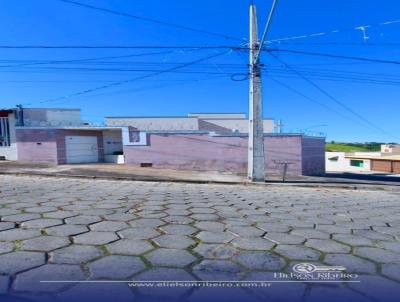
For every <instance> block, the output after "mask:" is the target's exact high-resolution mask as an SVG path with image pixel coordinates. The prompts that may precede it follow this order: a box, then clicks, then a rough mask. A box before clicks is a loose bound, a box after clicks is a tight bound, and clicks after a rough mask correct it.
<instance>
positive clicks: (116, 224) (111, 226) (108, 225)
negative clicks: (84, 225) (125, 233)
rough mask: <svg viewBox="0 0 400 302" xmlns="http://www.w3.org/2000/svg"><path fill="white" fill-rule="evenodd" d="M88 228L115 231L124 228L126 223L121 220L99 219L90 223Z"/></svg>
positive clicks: (98, 230)
mask: <svg viewBox="0 0 400 302" xmlns="http://www.w3.org/2000/svg"><path fill="white" fill-rule="evenodd" d="M89 227H90V229H91V230H93V231H97V232H116V231H120V230H122V229H126V228H127V227H128V225H127V224H126V223H125V222H121V221H101V222H97V223H94V224H91V225H90V226H89Z"/></svg>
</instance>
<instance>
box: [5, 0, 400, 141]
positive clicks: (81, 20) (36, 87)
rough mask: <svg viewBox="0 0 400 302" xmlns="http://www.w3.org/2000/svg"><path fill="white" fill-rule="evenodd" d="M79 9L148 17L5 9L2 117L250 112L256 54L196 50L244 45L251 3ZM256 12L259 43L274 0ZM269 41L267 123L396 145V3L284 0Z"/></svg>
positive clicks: (173, 1) (262, 2)
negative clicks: (39, 112)
mask: <svg viewBox="0 0 400 302" xmlns="http://www.w3.org/2000/svg"><path fill="white" fill-rule="evenodd" d="M74 1H75V0H74ZM76 1H77V2H81V3H84V4H88V5H94V6H96V7H100V8H105V9H110V10H113V11H118V12H122V13H126V14H131V15H134V16H139V17H140V19H138V18H129V17H126V16H123V15H115V14H111V13H109V12H105V11H99V10H93V9H89V8H85V7H82V6H78V5H74V4H71V3H66V2H64V1H60V0H19V1H9V0H0V108H3V107H4V108H7V107H14V106H15V105H16V104H23V105H24V106H25V107H63V108H81V109H82V115H83V118H84V119H85V120H88V121H92V122H94V123H101V122H102V118H103V117H104V116H154V115H156V116H160V115H170V116H182V115H186V114H187V113H190V112H245V113H248V80H247V64H248V52H247V51H246V50H243V49H239V50H238V49H232V48H207V49H201V48H199V46H213V47H214V46H218V47H220V46H221V47H225V46H232V47H244V46H245V45H246V43H247V41H248V31H249V25H248V24H249V5H250V3H251V1H250V0H191V1H183V0H168V1H165V0H148V1H126V0H76ZM254 3H255V5H256V6H257V13H258V22H259V34H260V36H261V33H262V31H263V29H264V26H265V23H266V19H267V16H268V13H269V9H270V7H271V3H272V0H254ZM143 18H144V19H146V18H150V19H152V20H159V21H163V22H166V23H169V24H174V25H178V27H174V26H169V25H166V24H162V23H157V22H148V21H145V20H143ZM396 21H398V22H396ZM182 27H190V28H191V29H195V30H187V29H184V28H182ZM267 40H268V43H266V47H267V48H268V49H269V50H270V51H264V52H263V53H262V55H261V61H262V63H263V112H264V117H268V118H273V119H276V120H281V121H282V124H283V131H284V132H306V133H308V134H318V133H324V134H326V135H327V140H328V141H331V140H335V141H348V142H365V141H378V142H400V122H399V109H400V105H399V95H400V87H399V84H400V65H399V64H397V63H396V62H400V51H399V50H400V2H399V1H396V0H364V1H361V0H346V1H345V0H340V1H321V0H302V1H298V0H280V1H278V6H277V9H276V11H275V15H274V17H273V20H272V23H271V27H270V30H269V32H268V36H267ZM4 46H13V47H14V46H64V47H65V46H80V47H81V46H86V47H87V46H91V47H93V46H95V47H94V48H50V49H49V48H4ZM99 46H106V47H107V48H98V47H99ZM111 46H112V47H115V46H125V47H126V46H135V47H137V46H141V47H143V46H147V47H150V46H151V47H152V48H109V47H111ZM159 46H163V47H165V46H174V47H177V48H172V49H166V48H153V47H159ZM181 47H185V48H181ZM285 50H289V51H297V52H308V53H310V52H311V53H322V54H330V55H335V56H350V57H358V58H368V59H373V60H383V61H391V62H392V63H389V62H386V63H384V62H371V61H365V60H364V61H363V60H355V59H344V58H332V57H326V56H317V55H311V54H300V53H294V52H286V51H285ZM207 58H208V59H207ZM199 60H200V62H197V63H196V64H189V63H191V62H194V61H199ZM185 64H187V65H186V66H184V65H185ZM168 70H169V72H166V71H168ZM114 83H118V84H114ZM81 92H83V93H81Z"/></svg>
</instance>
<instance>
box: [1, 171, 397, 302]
mask: <svg viewBox="0 0 400 302" xmlns="http://www.w3.org/2000/svg"><path fill="white" fill-rule="evenodd" d="M399 214H400V194H399V193H398V192H397V193H396V192H387V191H350V190H341V189H317V188H296V187H278V186H277V187H275V186H272V185H271V186H268V187H263V186H254V187H253V186H252V187H249V186H240V185H229V186H228V185H210V184H184V183H168V182H133V181H111V180H91V179H72V178H46V177H39V176H11V175H0V218H1V220H0V293H2V294H7V296H6V297H8V298H10V299H11V297H14V298H17V297H18V298H19V300H18V301H24V299H28V298H29V299H34V300H35V301H43V300H44V299H49V300H51V301H73V300H74V299H75V301H77V300H76V299H78V298H84V299H86V301H89V297H91V295H93V296H96V297H97V298H96V300H95V301H100V300H101V301H102V299H104V300H105V301H107V300H108V301H110V300H113V301H133V299H135V301H150V300H151V299H153V300H151V301H159V300H160V299H163V301H164V300H165V301H168V299H170V300H171V301H176V300H177V299H178V298H182V299H184V300H185V301H204V300H206V299H207V300H209V301H213V299H215V300H218V301H224V298H227V299H226V301H266V300H268V301H321V299H322V298H323V297H325V298H326V297H327V296H329V297H335V298H337V299H333V298H332V301H333V300H335V301H337V300H339V299H340V300H343V301H350V300H352V301H395V300H396V299H397V298H398V294H399V293H400V241H399V238H400V216H399ZM321 266H324V267H327V266H329V267H330V268H332V266H335V267H336V266H338V268H336V270H337V271H336V272H335V275H332V276H331V275H329V276H328V277H326V275H322V274H319V275H318V276H317V278H314V273H315V272H313V270H314V269H315V267H317V268H318V267H319V268H320V267H321ZM310 268H311V270H310V271H307V269H310ZM333 269H334V270H335V268H333ZM304 270H306V272H308V273H310V274H311V277H312V278H311V279H301V276H303V275H304V274H303V275H301V274H299V275H296V274H295V273H298V272H302V273H304ZM339 272H340V274H341V275H340V276H339ZM308 273H307V278H308V276H309V274H308ZM46 281H51V282H46ZM128 281H131V282H128ZM133 281H136V282H133ZM152 281H157V282H155V283H152ZM158 281H182V283H180V284H175V285H173V286H171V284H170V283H165V284H161V285H160V282H158ZM190 281H192V282H193V284H192V285H190V286H189V285H188V282H190ZM202 281H224V282H225V283H212V282H211V283H210V284H208V286H207V284H206V283H205V282H202ZM228 281H232V283H227V282H228ZM237 281H243V282H237ZM244 281H260V282H253V283H249V282H247V283H246V282H244ZM262 281H264V282H262ZM227 284H229V286H228V285H227ZM228 287H229V288H228ZM0 299H1V297H0ZM29 301H31V300H29Z"/></svg>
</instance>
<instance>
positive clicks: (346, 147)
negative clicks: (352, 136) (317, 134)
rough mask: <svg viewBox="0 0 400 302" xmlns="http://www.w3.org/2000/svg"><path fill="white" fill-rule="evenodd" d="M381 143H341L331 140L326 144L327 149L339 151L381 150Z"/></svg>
mask: <svg viewBox="0 0 400 302" xmlns="http://www.w3.org/2000/svg"><path fill="white" fill-rule="evenodd" d="M380 146H381V143H339V142H330V143H327V144H326V145H325V150H326V151H339V152H356V151H360V152H373V151H380Z"/></svg>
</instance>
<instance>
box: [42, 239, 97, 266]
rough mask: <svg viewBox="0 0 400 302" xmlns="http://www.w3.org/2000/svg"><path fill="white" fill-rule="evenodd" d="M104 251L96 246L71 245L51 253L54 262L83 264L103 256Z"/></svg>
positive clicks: (51, 259)
mask: <svg viewBox="0 0 400 302" xmlns="http://www.w3.org/2000/svg"><path fill="white" fill-rule="evenodd" d="M103 254H104V253H103V252H102V251H101V250H100V249H99V248H97V247H94V246H89V245H76V244H74V245H70V246H67V247H65V248H62V249H58V250H56V251H53V252H51V253H50V261H51V262H52V263H65V264H81V263H86V262H89V261H91V260H93V259H96V258H99V257H101V256H103Z"/></svg>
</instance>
